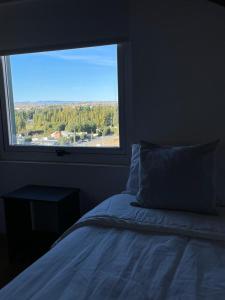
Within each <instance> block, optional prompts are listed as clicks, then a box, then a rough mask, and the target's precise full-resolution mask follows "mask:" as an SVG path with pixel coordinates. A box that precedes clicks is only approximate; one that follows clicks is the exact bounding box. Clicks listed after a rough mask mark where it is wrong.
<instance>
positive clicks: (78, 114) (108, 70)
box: [9, 45, 119, 147]
mask: <svg viewBox="0 0 225 300" xmlns="http://www.w3.org/2000/svg"><path fill="white" fill-rule="evenodd" d="M9 61H10V64H9V65H10V70H11V83H12V84H11V85H12V88H11V89H12V98H13V100H12V101H13V104H12V105H11V107H12V108H11V110H13V111H11V123H12V124H11V128H15V129H11V136H12V137H13V136H14V137H15V138H14V139H12V138H11V140H12V141H11V143H12V144H17V145H29V146H32V145H38V146H68V147H119V113H118V75H117V45H109V46H97V47H88V48H80V49H72V50H71V49H70V50H60V51H48V52H39V53H30V54H17V55H11V56H10V57H9ZM13 131H16V132H13Z"/></svg>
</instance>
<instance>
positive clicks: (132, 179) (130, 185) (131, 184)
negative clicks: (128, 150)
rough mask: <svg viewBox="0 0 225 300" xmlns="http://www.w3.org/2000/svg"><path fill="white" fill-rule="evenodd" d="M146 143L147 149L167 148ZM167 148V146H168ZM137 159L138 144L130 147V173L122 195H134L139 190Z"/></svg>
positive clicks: (138, 155)
mask: <svg viewBox="0 0 225 300" xmlns="http://www.w3.org/2000/svg"><path fill="white" fill-rule="evenodd" d="M142 143H146V144H147V145H148V146H149V147H152V148H155V147H167V146H159V145H157V144H153V143H149V142H142ZM168 147H169V146H168ZM139 157H140V144H133V145H132V154H131V162H130V172H129V175H128V180H127V184H126V190H125V191H124V192H123V194H131V195H136V194H137V192H138V190H139V165H140V163H139Z"/></svg>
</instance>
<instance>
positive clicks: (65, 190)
mask: <svg viewBox="0 0 225 300" xmlns="http://www.w3.org/2000/svg"><path fill="white" fill-rule="evenodd" d="M77 192H79V189H77V188H69V187H56V186H41V185H26V186H23V187H21V188H19V189H17V190H14V191H12V192H10V193H7V194H5V195H3V196H2V197H3V198H4V199H23V200H28V201H29V200H30V201H47V202H58V201H61V200H63V199H65V198H66V197H68V196H71V195H72V194H73V193H77Z"/></svg>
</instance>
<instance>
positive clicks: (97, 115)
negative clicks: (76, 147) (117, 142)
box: [15, 104, 119, 136]
mask: <svg viewBox="0 0 225 300" xmlns="http://www.w3.org/2000/svg"><path fill="white" fill-rule="evenodd" d="M15 122H16V131H17V134H22V135H45V136H46V135H49V134H51V133H52V132H54V131H68V132H74V131H76V132H87V133H98V134H99V135H107V134H111V133H116V132H117V131H118V126H119V124H118V106H117V105H113V104H110V105H107V104H104V105H93V106H90V105H87V106H82V105H80V106H74V105H51V106H45V107H31V108H26V109H23V110H15Z"/></svg>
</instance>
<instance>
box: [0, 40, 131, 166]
mask: <svg viewBox="0 0 225 300" xmlns="http://www.w3.org/2000/svg"><path fill="white" fill-rule="evenodd" d="M111 44H117V72H118V108H119V129H120V130H119V140H120V146H119V147H118V148H117V147H115V148H113V147H108V148H107V147H105V148H103V147H83V146H82V147H66V146H35V145H32V146H31V145H26V146H25V145H12V144H10V139H11V136H12V134H11V132H10V127H11V126H15V125H14V124H13V123H14V122H12V121H11V122H10V120H12V119H13V116H12V115H13V114H14V108H13V109H12V108H10V107H12V105H13V98H12V82H11V70H10V67H9V63H7V59H8V58H7V56H0V105H1V108H0V109H1V131H2V138H1V140H0V143H1V158H2V159H3V160H23V161H51V162H88V163H90V162H93V163H98V162H100V163H101V162H103V163H109V162H121V160H122V161H124V158H125V157H126V156H127V153H128V149H127V144H128V143H127V127H128V126H127V124H126V111H127V105H128V101H126V98H127V95H128V93H127V88H128V81H129V80H128V73H129V72H127V69H128V68H127V67H128V49H129V43H128V42H118V41H117V42H116V41H115V42H110V43H102V44H99V43H96V44H88V45H83V46H80V45H79V46H77V47H66V48H65V47H61V48H59V47H57V48H52V47H51V49H46V48H45V49H38V50H32V51H27V52H23V53H33V52H40V51H51V50H52V51H54V50H66V49H76V48H84V47H94V46H104V45H105V46H106V45H111ZM11 54H17V53H11ZM10 97H11V98H10ZM14 120H15V118H14ZM5 125H6V126H5ZM14 132H15V131H14ZM58 150H59V151H66V152H68V153H69V155H62V156H61V155H60V156H59V155H58V154H57V151H58ZM66 154H67V153H66ZM125 160H126V159H125Z"/></svg>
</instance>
